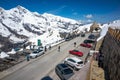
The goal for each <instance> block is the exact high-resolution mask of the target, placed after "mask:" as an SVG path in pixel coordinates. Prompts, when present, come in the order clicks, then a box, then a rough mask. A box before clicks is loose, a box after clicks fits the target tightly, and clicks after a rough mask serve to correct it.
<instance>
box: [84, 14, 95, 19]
mask: <svg viewBox="0 0 120 80" xmlns="http://www.w3.org/2000/svg"><path fill="white" fill-rule="evenodd" d="M85 17H86V18H92V17H93V15H92V14H88V15H85Z"/></svg>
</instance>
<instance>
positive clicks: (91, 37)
mask: <svg viewBox="0 0 120 80" xmlns="http://www.w3.org/2000/svg"><path fill="white" fill-rule="evenodd" d="M88 38H89V39H95V38H96V37H95V35H93V34H91V35H89V36H88Z"/></svg>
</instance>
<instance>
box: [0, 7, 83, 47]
mask: <svg viewBox="0 0 120 80" xmlns="http://www.w3.org/2000/svg"><path fill="white" fill-rule="evenodd" d="M80 24H81V23H79V22H78V21H76V20H72V19H68V18H64V17H60V16H55V15H52V14H48V13H44V14H39V13H37V12H30V11H29V10H27V9H26V8H24V7H22V6H17V7H15V8H12V9H10V10H5V9H3V8H0V36H1V37H4V38H6V39H8V40H7V41H9V42H10V43H19V42H24V41H26V40H28V39H29V38H33V37H35V36H40V35H42V34H44V33H45V32H47V31H48V30H49V29H51V28H55V29H56V28H57V29H58V31H66V32H67V31H70V30H71V29H74V28H77V27H79V26H80ZM0 45H2V46H4V44H3V42H1V41H0Z"/></svg>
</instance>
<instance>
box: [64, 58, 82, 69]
mask: <svg viewBox="0 0 120 80" xmlns="http://www.w3.org/2000/svg"><path fill="white" fill-rule="evenodd" d="M64 63H65V64H68V65H70V66H71V67H73V68H74V69H75V70H79V69H81V68H82V67H83V66H84V64H83V61H82V60H81V59H79V58H77V57H68V58H66V59H65V60H64Z"/></svg>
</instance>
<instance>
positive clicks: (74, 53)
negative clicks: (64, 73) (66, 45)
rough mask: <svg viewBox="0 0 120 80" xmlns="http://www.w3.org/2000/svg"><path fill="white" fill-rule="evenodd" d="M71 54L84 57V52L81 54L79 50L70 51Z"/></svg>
mask: <svg viewBox="0 0 120 80" xmlns="http://www.w3.org/2000/svg"><path fill="white" fill-rule="evenodd" d="M69 53H70V54H73V55H77V56H80V57H82V56H83V52H80V51H78V50H69Z"/></svg>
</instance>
